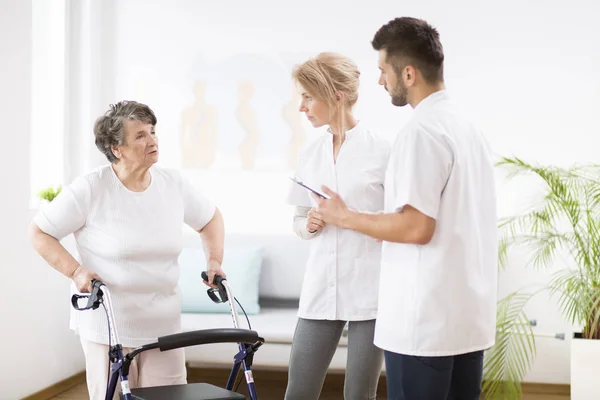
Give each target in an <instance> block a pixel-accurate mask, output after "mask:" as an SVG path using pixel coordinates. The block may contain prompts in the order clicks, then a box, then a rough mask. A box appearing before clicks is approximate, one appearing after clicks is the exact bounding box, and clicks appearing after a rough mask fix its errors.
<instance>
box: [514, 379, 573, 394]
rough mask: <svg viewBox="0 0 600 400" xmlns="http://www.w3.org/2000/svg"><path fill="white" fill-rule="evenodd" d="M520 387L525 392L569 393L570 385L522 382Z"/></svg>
mask: <svg viewBox="0 0 600 400" xmlns="http://www.w3.org/2000/svg"><path fill="white" fill-rule="evenodd" d="M521 388H522V389H523V393H525V394H546V395H558V396H570V395H571V385H566V384H556V383H531V382H523V383H522V384H521Z"/></svg>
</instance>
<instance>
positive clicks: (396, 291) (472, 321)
mask: <svg viewBox="0 0 600 400" xmlns="http://www.w3.org/2000/svg"><path fill="white" fill-rule="evenodd" d="M405 205H410V206H412V207H414V208H416V209H417V210H419V211H421V212H422V213H424V214H425V215H428V216H430V217H432V218H434V219H435V220H436V228H435V233H434V236H433V239H432V240H431V242H430V243H428V244H426V245H412V244H398V243H388V242H385V243H384V244H383V251H382V269H381V286H380V288H381V290H380V296H379V315H378V319H377V325H376V332H375V344H376V345H377V346H378V347H380V348H383V349H385V350H388V351H392V352H395V353H400V354H408V355H418V356H447V355H456V354H462V353H467V352H472V351H478V350H483V349H487V348H489V347H491V346H492V345H493V344H494V340H495V329H496V292H497V257H498V237H497V216H496V190H495V177H494V166H493V159H492V152H491V151H490V148H489V147H488V144H487V142H486V140H485V139H484V137H483V135H482V134H481V133H480V132H479V130H477V129H476V128H475V127H474V126H473V125H472V124H471V122H470V121H468V120H467V119H466V118H465V117H464V116H463V114H462V113H461V112H460V111H459V110H458V108H457V107H456V106H455V105H454V104H453V103H452V101H451V100H450V99H449V98H448V95H447V93H446V91H440V92H436V93H434V94H432V95H431V96H429V97H427V98H426V99H424V100H423V101H422V102H421V103H420V104H419V105H418V106H417V107H416V108H415V110H414V115H413V117H412V120H411V121H410V122H409V124H408V125H407V126H406V128H405V129H404V130H403V131H402V132H401V133H400V134H399V136H398V138H397V140H396V142H395V144H394V147H393V151H392V156H391V158H390V163H389V168H388V173H387V177H386V199H385V210H386V212H395V211H397V210H398V209H401V208H402V207H404V206H405Z"/></svg>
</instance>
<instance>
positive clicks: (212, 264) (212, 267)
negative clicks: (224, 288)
mask: <svg viewBox="0 0 600 400" xmlns="http://www.w3.org/2000/svg"><path fill="white" fill-rule="evenodd" d="M206 273H207V274H208V282H207V281H203V282H204V284H205V285H206V286H210V287H211V288H214V289H217V285H215V284H214V283H213V279H215V275H220V276H221V277H223V278H227V274H225V272H224V271H223V269H222V268H221V264H220V263H219V262H217V261H214V260H212V261H209V262H208V268H206Z"/></svg>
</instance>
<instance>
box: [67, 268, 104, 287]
mask: <svg viewBox="0 0 600 400" xmlns="http://www.w3.org/2000/svg"><path fill="white" fill-rule="evenodd" d="M71 279H72V280H73V282H75V287H76V288H77V290H78V291H79V292H80V293H91V292H92V280H94V279H97V280H99V281H101V280H102V279H101V278H100V277H99V276H98V274H96V273H95V272H92V271H90V270H89V269H87V268H85V267H83V266H81V265H80V266H78V267H77V268H76V269H75V271H73V274H72V275H71Z"/></svg>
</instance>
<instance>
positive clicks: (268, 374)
mask: <svg viewBox="0 0 600 400" xmlns="http://www.w3.org/2000/svg"><path fill="white" fill-rule="evenodd" d="M187 370H188V382H190V383H193V382H206V383H212V384H214V385H217V386H224V385H225V383H226V382H227V377H228V376H229V371H230V368H228V367H226V366H223V365H210V366H208V365H206V366H196V365H194V366H189V365H188V367H187ZM252 370H253V375H254V381H255V382H256V385H257V388H260V387H261V386H263V385H266V386H267V387H268V389H269V390H270V391H277V390H280V391H281V389H285V386H286V384H287V379H288V372H287V368H279V367H276V368H265V367H253V368H252ZM243 386H244V385H243V384H242V385H240V387H241V388H242V390H241V391H240V393H243V392H244V391H243ZM343 387H344V371H330V372H329V373H328V374H327V377H326V379H325V383H324V385H323V392H329V393H336V392H337V393H341V392H340V390H343ZM521 387H522V390H523V394H539V395H555V396H565V398H569V395H570V392H571V390H570V386H569V385H561V384H551V383H530V382H524V383H523V384H522V385H521ZM377 392H378V393H379V394H381V395H383V394H385V393H386V392H387V390H386V376H385V373H382V374H381V377H380V378H379V385H378V391H377Z"/></svg>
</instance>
